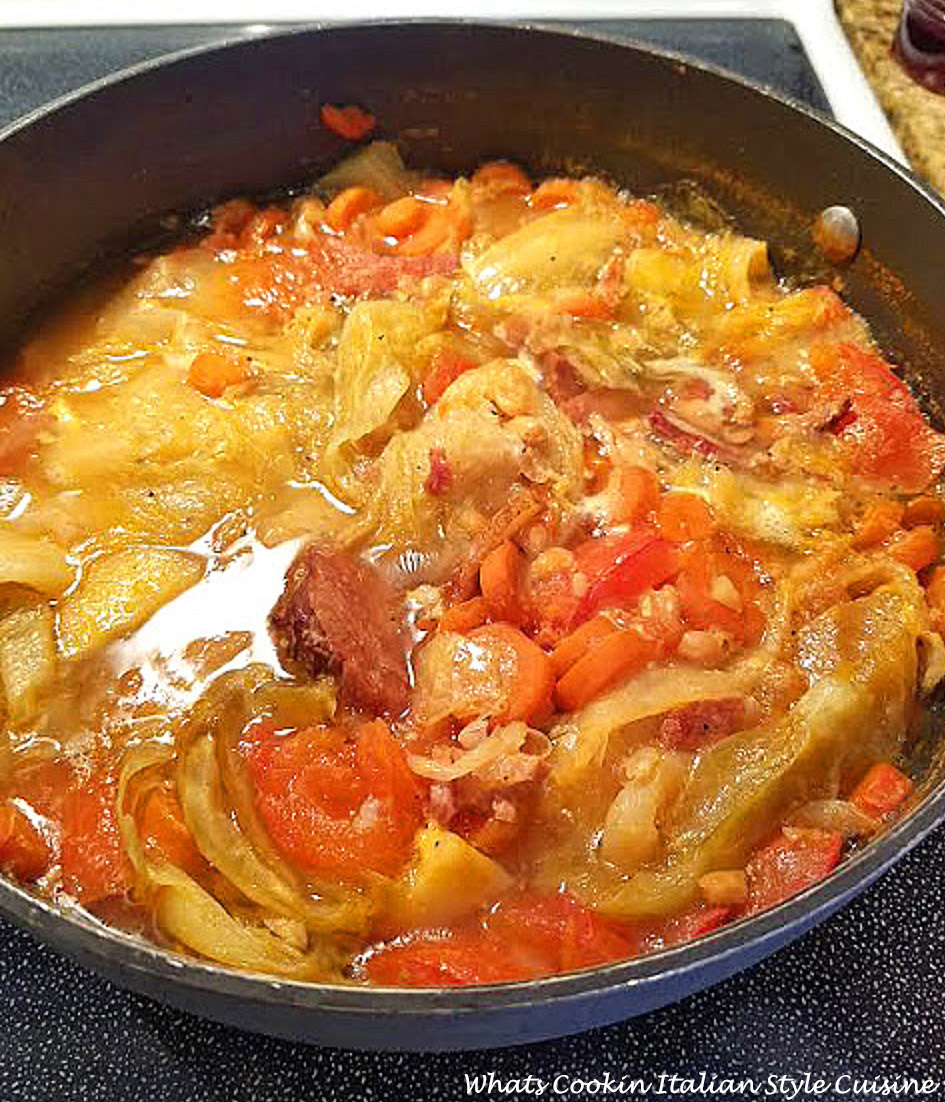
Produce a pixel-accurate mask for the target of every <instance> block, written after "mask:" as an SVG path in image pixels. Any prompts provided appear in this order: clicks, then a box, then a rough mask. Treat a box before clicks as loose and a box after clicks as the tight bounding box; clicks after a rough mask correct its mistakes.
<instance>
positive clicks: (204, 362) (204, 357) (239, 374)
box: [187, 351, 251, 398]
mask: <svg viewBox="0 0 945 1102" xmlns="http://www.w3.org/2000/svg"><path fill="white" fill-rule="evenodd" d="M250 375H251V371H250V367H249V364H248V363H247V362H246V359H245V357H240V356H238V355H237V354H236V353H233V352H212V351H210V352H198V353H197V355H196V356H194V358H193V360H192V361H191V364H190V367H189V368H188V370H187V382H188V383H190V385H191V386H192V387H193V388H194V390H199V391H200V393H201V394H203V395H204V397H206V398H220V397H221V396H222V395H223V394H224V393H225V392H226V390H227V388H228V387H231V386H237V385H238V384H239V383H243V382H245V381H246V380H247V379H248V378H249V377H250Z"/></svg>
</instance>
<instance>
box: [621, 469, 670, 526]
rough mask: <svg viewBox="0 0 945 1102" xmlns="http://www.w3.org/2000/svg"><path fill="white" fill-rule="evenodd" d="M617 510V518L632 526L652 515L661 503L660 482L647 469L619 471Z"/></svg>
mask: <svg viewBox="0 0 945 1102" xmlns="http://www.w3.org/2000/svg"><path fill="white" fill-rule="evenodd" d="M615 473H616V478H617V498H618V501H617V508H616V514H615V518H614V519H616V520H620V521H629V522H630V523H631V524H632V523H634V522H635V521H638V520H643V518H644V517H646V516H648V515H649V514H650V513H652V512H653V511H654V510H655V509H656V507H657V506H658V505H659V501H660V480H659V479H658V478H657V477H656V475H655V474H654V473H653V472H652V471H648V470H647V469H646V467H619V468H618V469H617V471H616V472H615Z"/></svg>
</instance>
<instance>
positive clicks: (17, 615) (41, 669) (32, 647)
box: [0, 605, 56, 723]
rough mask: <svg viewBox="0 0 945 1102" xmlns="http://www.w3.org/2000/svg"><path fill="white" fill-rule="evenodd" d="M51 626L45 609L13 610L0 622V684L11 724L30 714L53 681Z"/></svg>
mask: <svg viewBox="0 0 945 1102" xmlns="http://www.w3.org/2000/svg"><path fill="white" fill-rule="evenodd" d="M54 624H55V620H54V617H53V613H52V609H51V608H50V607H49V606H48V605H35V606H33V607H32V608H21V609H17V610H16V611H15V612H11V613H10V615H8V616H5V617H4V618H3V620H2V621H0V683H2V685H3V694H4V696H5V697H6V706H7V714H8V716H9V717H10V720H11V721H12V722H13V723H22V722H23V721H24V720H27V719H29V718H30V716H32V715H33V714H34V712H35V711H36V706H37V703H38V701H39V699H40V698H41V696H42V695H43V693H44V692H45V690H46V689H47V688H48V687H49V685H50V684H51V683H52V680H53V678H54V677H55V673H56V638H55V634H54V631H53V628H54Z"/></svg>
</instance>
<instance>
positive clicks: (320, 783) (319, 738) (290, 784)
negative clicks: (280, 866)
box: [244, 721, 423, 881]
mask: <svg viewBox="0 0 945 1102" xmlns="http://www.w3.org/2000/svg"><path fill="white" fill-rule="evenodd" d="M244 750H245V753H246V759H247V763H248V768H249V774H250V777H251V779H252V782H253V785H254V787H255V789H256V800H257V805H258V807H259V811H260V814H261V815H262V818H263V821H264V823H265V825H266V829H267V830H268V831H269V834H270V836H271V837H272V839H273V841H274V842H275V843H276V845H277V846H278V847H279V848H280V849H281V850H282V851H283V852H284V853H285V854H286V856H287V857H288V858H289V860H291V861H293V862H294V863H295V864H297V865H298V866H299V867H300V868H303V869H305V870H306V871H307V872H311V873H316V874H322V875H327V876H332V877H337V878H338V879H340V880H346V881H356V880H359V879H362V878H363V876H364V874H365V873H369V872H376V873H382V874H384V875H387V876H392V875H395V874H396V873H398V872H399V871H400V869H401V868H402V867H403V865H404V864H405V862H406V861H407V858H408V857H409V855H410V851H411V846H412V843H413V837H414V833H415V832H416V830H417V827H419V826H420V825H421V823H422V820H423V807H422V796H423V789H422V786H421V784H420V782H419V781H418V779H417V778H416V777H415V776H414V775H413V773H411V771H410V769H409V768H408V766H407V762H406V760H405V758H404V754H403V751H402V749H401V748H400V745H399V744H398V743H397V742H396V741H395V740H394V738H393V737H392V735H391V733H390V731H389V730H388V728H387V726H386V724H384V723H383V722H380V721H377V722H374V723H369V724H366V725H365V726H363V727H361V728H360V730H358V731H356V732H354V731H346V730H344V729H342V728H338V727H312V728H307V729H305V730H301V731H296V732H293V733H291V734H279V733H277V732H276V731H275V729H274V728H273V726H272V725H271V724H265V723H262V724H257V725H256V726H255V727H254V728H252V729H251V731H250V732H249V733H248V735H247V739H246V742H245V744H244Z"/></svg>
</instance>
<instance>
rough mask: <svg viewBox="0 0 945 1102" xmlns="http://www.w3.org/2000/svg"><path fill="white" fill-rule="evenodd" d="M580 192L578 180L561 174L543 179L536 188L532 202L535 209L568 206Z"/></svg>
mask: <svg viewBox="0 0 945 1102" xmlns="http://www.w3.org/2000/svg"><path fill="white" fill-rule="evenodd" d="M578 194H579V188H578V182H577V180H569V179H568V178H567V177H566V176H559V177H557V178H555V179H551V180H542V182H541V183H540V184H539V185H538V187H537V188H535V192H534V194H533V195H532V199H531V203H532V207H533V208H534V209H535V210H552V209H553V208H554V207H566V206H568V205H569V204H571V203H573V202H574V201H575V200H576V199H577V197H578Z"/></svg>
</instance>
